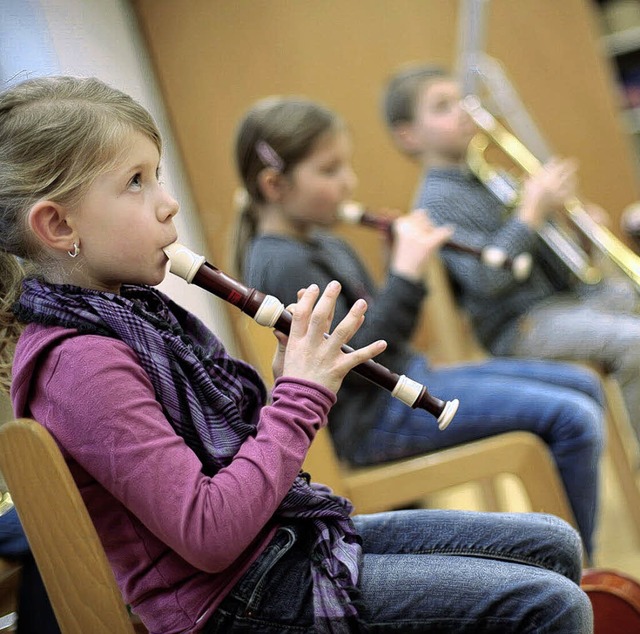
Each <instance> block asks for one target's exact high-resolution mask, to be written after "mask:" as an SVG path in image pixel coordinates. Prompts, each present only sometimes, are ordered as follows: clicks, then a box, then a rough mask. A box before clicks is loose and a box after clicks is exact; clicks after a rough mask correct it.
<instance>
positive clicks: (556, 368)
mask: <svg viewBox="0 0 640 634" xmlns="http://www.w3.org/2000/svg"><path fill="white" fill-rule="evenodd" d="M405 373H406V374H407V375H408V376H409V377H411V378H413V379H415V380H416V381H419V382H420V383H423V384H424V385H426V386H427V388H428V389H429V391H430V392H431V393H432V394H434V395H435V396H438V397H439V398H442V399H446V400H450V399H453V398H459V399H460V408H459V409H458V412H457V414H456V416H455V418H454V419H453V421H452V422H451V424H450V425H449V427H447V429H446V430H445V431H440V430H439V429H438V427H437V425H436V424H435V421H434V419H433V417H432V416H431V415H429V414H426V413H425V412H423V411H421V410H412V409H411V408H409V407H407V406H406V405H404V404H402V403H401V402H400V401H398V400H397V399H394V398H392V397H390V396H389V397H387V398H386V400H385V402H384V403H383V405H382V406H381V408H380V411H379V414H378V417H377V419H376V420H375V421H374V423H373V424H372V426H371V428H370V429H369V431H368V433H367V435H366V436H364V437H363V439H362V443H361V445H360V446H359V447H358V450H357V451H356V453H355V454H354V455H353V456H351V457H350V459H351V461H352V462H353V463H355V464H373V463H379V462H384V461H387V460H392V459H397V458H402V457H406V456H410V455H416V454H420V453H425V452H429V451H435V450H437V449H443V448H446V447H452V446H455V445H459V444H462V443H466V442H470V441H473V440H478V439H480V438H486V437H488V436H494V435H496V434H501V433H504V432H509V431H516V430H522V431H528V432H531V433H534V434H536V435H537V436H539V437H540V438H541V439H542V440H544V442H545V443H546V444H547V445H548V446H549V449H550V450H551V452H552V454H553V457H554V459H555V461H556V464H557V466H558V470H559V472H560V475H561V477H562V480H563V483H564V486H565V489H566V492H567V496H568V498H569V501H570V503H571V507H572V509H573V513H574V515H575V518H576V522H577V524H578V528H579V530H580V534H581V535H582V538H583V541H584V546H585V550H586V551H587V553H588V554H589V555H591V554H592V547H593V533H594V530H595V524H596V517H597V501H598V471H599V461H600V458H601V455H602V451H603V448H604V412H603V409H602V405H601V403H602V392H601V387H600V385H599V381H598V380H597V378H596V376H595V375H594V374H593V373H592V372H590V371H588V370H585V369H583V368H579V367H577V366H574V365H570V364H565V363H557V362H546V361H525V360H518V359H495V360H491V361H488V362H485V363H479V364H471V365H461V366H455V367H450V368H441V369H430V368H429V367H428V366H427V364H426V362H425V360H424V359H422V358H420V357H416V358H415V359H414V360H413V362H412V363H411V364H410V366H409V367H408V368H406V369H405Z"/></svg>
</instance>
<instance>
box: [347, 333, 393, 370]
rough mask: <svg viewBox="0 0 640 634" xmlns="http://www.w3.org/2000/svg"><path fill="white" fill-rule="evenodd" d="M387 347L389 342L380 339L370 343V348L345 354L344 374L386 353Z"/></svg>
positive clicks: (366, 347)
mask: <svg viewBox="0 0 640 634" xmlns="http://www.w3.org/2000/svg"><path fill="white" fill-rule="evenodd" d="M386 347H387V342H386V341H385V340H384V339H379V340H378V341H374V342H373V343H370V344H369V345H368V346H364V348H358V349H357V350H354V351H353V352H350V353H349V354H345V355H344V356H343V357H342V364H343V365H342V368H343V370H344V373H345V374H346V373H347V372H348V371H349V370H351V369H352V368H355V367H356V366H357V365H360V364H361V363H365V362H366V361H369V360H370V359H373V358H374V357H376V356H378V355H379V354H380V353H381V352H384V350H385V349H386Z"/></svg>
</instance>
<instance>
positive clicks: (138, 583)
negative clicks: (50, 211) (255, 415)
mask: <svg viewBox="0 0 640 634" xmlns="http://www.w3.org/2000/svg"><path fill="white" fill-rule="evenodd" d="M12 400H13V404H14V410H15V414H16V416H30V417H33V418H35V419H36V420H37V421H38V422H40V423H41V424H42V425H44V426H45V427H46V428H47V429H48V430H49V431H50V432H51V434H52V435H53V436H54V438H55V439H56V440H57V442H58V444H59V445H60V447H61V449H62V451H63V454H64V456H65V458H66V460H67V462H68V464H69V467H70V469H71V472H72V474H73V477H74V479H75V481H76V483H77V484H78V487H79V489H80V492H81V493H82V497H83V499H84V501H85V503H86V505H87V508H88V510H89V514H90V515H91V518H92V520H93V522H94V524H95V526H96V529H97V531H98V534H99V535H100V539H101V540H102V543H103V545H104V547H105V550H106V553H107V556H108V558H109V561H110V563H111V565H112V567H113V570H114V573H115V576H116V580H117V582H118V585H119V587H120V589H121V591H122V594H123V597H124V599H125V601H126V602H127V603H129V604H130V605H131V606H132V609H133V610H134V611H135V612H136V614H138V615H139V616H140V618H141V619H142V620H143V622H144V623H145V625H146V627H147V628H148V629H149V631H150V632H154V633H160V632H162V633H163V634H173V633H177V632H198V631H200V630H201V629H202V627H203V626H204V624H205V623H206V621H207V619H208V618H209V616H210V615H211V613H212V612H213V611H214V610H215V608H216V607H217V606H218V605H219V603H220V601H221V600H222V599H223V598H224V597H225V595H226V594H227V593H228V592H229V590H230V589H231V587H232V586H233V585H234V584H235V583H236V582H237V580H238V579H239V577H240V576H241V575H242V573H243V572H244V571H245V570H246V569H247V567H248V566H249V565H250V564H251V562H252V561H253V560H254V559H255V558H256V557H257V556H258V555H259V554H260V553H261V552H262V550H263V549H264V548H265V546H266V544H267V543H268V541H269V540H270V538H271V537H272V535H273V533H274V531H275V529H276V524H275V522H274V520H273V519H272V516H273V513H274V511H275V510H276V509H277V507H278V505H279V504H280V502H281V500H282V499H283V497H284V496H285V494H286V493H287V491H288V490H289V487H290V486H291V483H292V482H293V480H294V479H295V477H296V475H297V473H298V471H299V470H300V467H301V465H302V462H303V460H304V457H305V455H306V452H307V450H308V449H309V445H310V444H311V441H312V440H313V438H314V436H315V434H316V432H317V430H318V429H319V428H320V427H322V426H324V425H326V422H327V414H328V411H329V409H330V408H331V406H332V404H333V403H334V402H335V396H334V395H333V393H332V392H330V391H328V390H326V389H324V388H322V387H321V386H318V385H315V384H312V383H309V382H305V381H301V380H296V379H293V378H286V377H282V378H280V379H278V381H277V382H276V385H275V387H274V390H273V393H272V404H271V405H269V406H266V407H264V408H263V409H262V411H261V415H260V420H259V423H258V428H257V434H256V436H255V437H253V438H250V439H248V440H247V441H246V442H245V444H244V445H243V447H242V448H241V450H240V451H239V452H238V454H237V455H236V457H235V459H234V460H233V462H232V463H231V464H230V465H229V466H228V467H227V468H225V469H222V470H221V471H220V472H218V473H217V474H216V475H215V476H214V477H211V478H210V477H206V476H204V475H203V474H202V473H201V467H202V465H201V464H200V462H199V460H198V459H197V457H196V456H195V454H194V453H193V452H192V451H191V450H190V449H189V448H188V447H187V446H186V444H185V443H184V441H183V440H182V439H181V438H180V437H179V436H177V435H176V433H175V432H174V431H173V429H172V427H171V426H170V425H169V423H168V421H167V419H166V418H165V416H164V414H163V412H162V409H161V407H160V405H159V403H158V401H157V400H156V398H155V395H154V391H153V388H152V386H151V383H150V381H149V378H148V376H147V375H146V373H145V372H144V370H143V369H142V368H141V367H140V364H139V362H138V359H137V357H136V355H135V353H134V352H133V351H132V350H131V349H130V348H128V347H127V346H126V345H125V344H123V343H122V342H120V341H118V340H115V339H111V338H109V337H101V336H98V335H79V334H78V332H77V331H76V330H69V329H65V328H60V327H43V326H39V325H35V324H31V325H29V326H28V327H27V328H26V330H25V332H24V333H23V335H22V336H21V338H20V340H19V342H18V347H17V349H16V354H15V361H14V380H13V386H12Z"/></svg>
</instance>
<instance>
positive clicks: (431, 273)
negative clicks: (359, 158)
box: [424, 256, 640, 539]
mask: <svg viewBox="0 0 640 634" xmlns="http://www.w3.org/2000/svg"><path fill="white" fill-rule="evenodd" d="M427 283H428V285H429V288H430V290H431V292H430V295H429V298H428V299H427V302H426V306H425V320H424V323H426V324H428V327H429V328H430V329H431V335H432V338H433V344H434V345H433V352H434V354H433V356H434V360H436V361H437V362H439V363H443V364H450V363H460V362H463V361H477V360H479V359H483V358H487V357H489V353H488V352H487V351H486V350H485V349H484V348H483V347H482V345H481V344H480V343H479V342H478V340H477V339H476V337H475V334H474V332H473V328H472V326H471V324H470V320H469V318H468V316H467V315H466V313H465V312H464V311H463V310H462V309H461V308H460V307H459V306H458V305H457V303H456V300H455V297H454V293H453V289H452V286H451V283H450V280H449V277H448V274H447V272H446V269H445V267H444V264H443V263H442V260H441V259H440V258H439V257H437V256H434V257H433V259H432V261H431V262H430V265H429V269H428V276H427ZM590 367H592V369H594V370H595V371H596V372H597V373H598V374H599V376H600V380H601V382H602V387H603V390H604V395H605V401H606V421H607V447H606V450H607V453H608V455H609V457H610V459H611V464H612V466H613V469H614V472H615V474H616V478H617V480H618V483H619V486H620V489H621V491H622V494H623V496H624V498H625V501H626V507H627V510H628V512H629V514H630V516H631V519H632V523H633V526H634V528H635V530H636V535H637V537H638V539H640V489H639V487H638V481H637V478H636V472H637V466H638V465H640V448H639V447H638V441H637V438H636V436H635V433H634V431H633V428H632V425H631V422H630V420H629V414H628V412H627V408H626V406H625V403H624V399H623V397H622V393H621V390H620V386H619V385H618V382H617V381H616V379H615V378H614V377H613V376H612V375H611V374H609V373H607V372H606V371H605V370H604V369H603V368H600V367H595V366H593V365H592V366H590Z"/></svg>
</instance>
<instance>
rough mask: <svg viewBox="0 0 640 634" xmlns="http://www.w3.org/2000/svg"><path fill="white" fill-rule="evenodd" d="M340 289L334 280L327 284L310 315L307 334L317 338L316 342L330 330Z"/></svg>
mask: <svg viewBox="0 0 640 634" xmlns="http://www.w3.org/2000/svg"><path fill="white" fill-rule="evenodd" d="M341 289H342V287H341V286H340V283H339V282H337V281H336V280H333V281H331V282H329V284H327V287H326V288H325V289H324V292H323V293H322V295H321V296H320V299H319V300H318V301H317V303H316V305H315V308H314V309H313V312H312V313H311V319H310V321H309V326H308V332H309V334H311V335H312V336H315V337H317V338H318V340H320V337H324V333H325V332H327V331H328V330H329V329H330V328H331V322H332V321H333V316H334V314H335V308H336V301H337V299H338V296H339V295H340V290H341Z"/></svg>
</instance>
